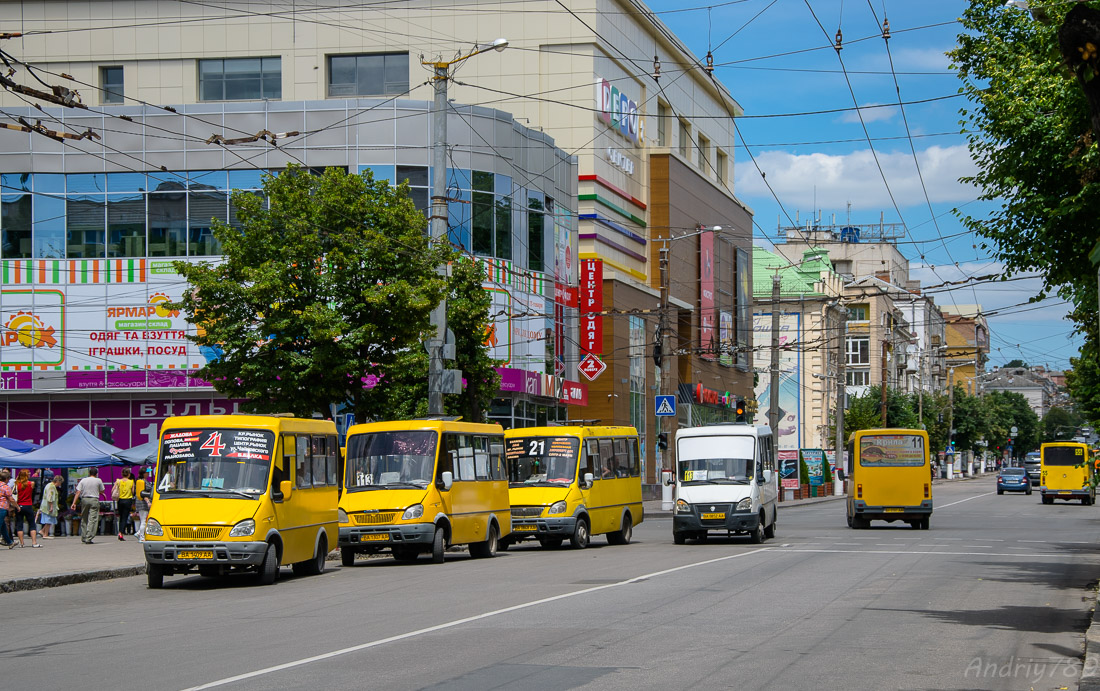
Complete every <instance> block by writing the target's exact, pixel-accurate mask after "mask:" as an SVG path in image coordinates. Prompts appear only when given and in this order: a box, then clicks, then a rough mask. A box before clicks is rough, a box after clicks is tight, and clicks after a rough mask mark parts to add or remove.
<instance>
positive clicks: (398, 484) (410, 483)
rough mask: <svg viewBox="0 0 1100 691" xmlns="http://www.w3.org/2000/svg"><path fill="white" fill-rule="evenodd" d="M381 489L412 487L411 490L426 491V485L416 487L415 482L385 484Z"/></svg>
mask: <svg viewBox="0 0 1100 691" xmlns="http://www.w3.org/2000/svg"><path fill="white" fill-rule="evenodd" d="M382 486H383V487H412V488H413V489H427V487H428V483H426V482H425V483H424V484H423V485H418V484H416V483H415V482H387V483H386V484H384V485H382Z"/></svg>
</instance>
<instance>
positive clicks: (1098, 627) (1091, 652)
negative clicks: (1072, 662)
mask: <svg viewBox="0 0 1100 691" xmlns="http://www.w3.org/2000/svg"><path fill="white" fill-rule="evenodd" d="M1077 688H1078V689H1080V691H1100V594H1098V595H1097V601H1096V602H1095V603H1094V604H1093V608H1092V622H1091V623H1090V624H1089V628H1088V631H1085V661H1084V664H1082V665H1081V679H1080V681H1079V682H1078V686H1077Z"/></svg>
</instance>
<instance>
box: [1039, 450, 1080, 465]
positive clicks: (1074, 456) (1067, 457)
mask: <svg viewBox="0 0 1100 691" xmlns="http://www.w3.org/2000/svg"><path fill="white" fill-rule="evenodd" d="M1084 462H1085V450H1084V449H1083V448H1081V447H1080V446H1048V447H1047V448H1045V449H1043V463H1045V464H1046V465H1078V464H1081V463H1084Z"/></svg>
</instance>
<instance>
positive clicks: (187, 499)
mask: <svg viewBox="0 0 1100 691" xmlns="http://www.w3.org/2000/svg"><path fill="white" fill-rule="evenodd" d="M336 439H337V437H336V425H335V424H333V423H332V422H331V421H328V420H304V419H298V418H293V417H290V416H283V415H242V414H234V415H196V416H183V417H173V418H168V419H167V420H165V421H164V424H163V426H162V427H161V434H160V451H159V454H158V458H157V471H156V482H155V484H154V486H153V496H152V506H151V508H150V510H149V519H148V523H147V524H146V528H145V544H144V547H145V564H146V566H145V568H146V575H147V576H148V581H149V587H150V588H160V587H161V586H162V585H163V583H164V577H165V576H166V575H171V574H174V573H187V572H188V571H191V570H192V569H197V570H198V572H199V574H201V575H203V576H218V575H223V574H226V573H229V572H231V571H255V572H256V573H257V574H258V579H259V581H260V583H262V584H264V585H270V584H272V583H274V582H275V579H276V578H277V577H278V575H279V567H280V566H284V565H288V564H289V565H291V566H293V569H294V573H295V574H298V575H311V574H319V573H321V572H322V571H324V568H325V557H326V555H328V552H329V546H330V545H333V544H335V541H336V535H337V523H336V504H337V501H338V495H339V491H340V487H339V463H340V452H339V448H338V446H337V441H336Z"/></svg>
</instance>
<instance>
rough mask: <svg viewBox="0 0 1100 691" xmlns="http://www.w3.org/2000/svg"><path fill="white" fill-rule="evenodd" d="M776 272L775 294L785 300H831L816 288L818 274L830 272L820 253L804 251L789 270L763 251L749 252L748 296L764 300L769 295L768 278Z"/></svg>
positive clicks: (779, 259) (782, 261)
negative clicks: (777, 292)
mask: <svg viewBox="0 0 1100 691" xmlns="http://www.w3.org/2000/svg"><path fill="white" fill-rule="evenodd" d="M776 269H778V270H779V294H780V295H785V296H812V297H821V298H824V297H831V296H828V295H826V294H825V293H822V292H821V291H819V290H818V289H817V287H816V285H817V284H818V283H819V282H820V281H821V274H822V272H826V271H827V272H830V273H831V272H833V264H832V262H831V261H829V254H828V252H825V251H824V250H807V251H806V253H805V254H804V255H803V257H802V262H801V263H799V264H798V265H795V266H792V265H791V263H790V262H789V261H787V260H786V259H785V258H783V257H782V256H780V255H778V254H775V253H774V252H769V251H767V250H766V249H764V248H763V247H756V246H753V248H752V294H753V295H754V296H757V297H768V296H770V295H771V294H772V275H773V274H774V273H775V270H776Z"/></svg>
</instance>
